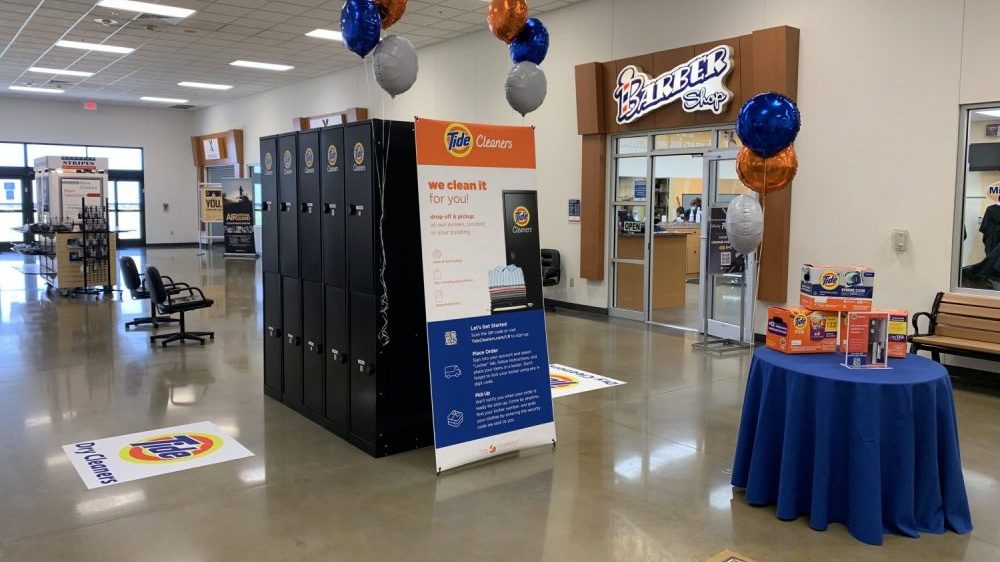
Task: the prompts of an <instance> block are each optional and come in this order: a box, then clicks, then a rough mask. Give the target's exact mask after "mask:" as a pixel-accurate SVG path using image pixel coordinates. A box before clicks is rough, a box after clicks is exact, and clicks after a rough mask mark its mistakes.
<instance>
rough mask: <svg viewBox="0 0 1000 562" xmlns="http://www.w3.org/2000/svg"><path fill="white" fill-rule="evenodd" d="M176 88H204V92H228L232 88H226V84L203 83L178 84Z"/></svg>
mask: <svg viewBox="0 0 1000 562" xmlns="http://www.w3.org/2000/svg"><path fill="white" fill-rule="evenodd" d="M177 85H178V86H184V87H185V88H204V89H206V90H229V89H231V88H232V86H227V85H226V84H208V83H205V82H178V83H177Z"/></svg>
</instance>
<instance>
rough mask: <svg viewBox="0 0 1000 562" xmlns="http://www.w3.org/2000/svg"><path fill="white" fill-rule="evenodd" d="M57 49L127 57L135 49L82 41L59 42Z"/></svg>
mask: <svg viewBox="0 0 1000 562" xmlns="http://www.w3.org/2000/svg"><path fill="white" fill-rule="evenodd" d="M56 47H65V48H67V49H82V50H84V51H101V52H102V53H119V54H123V55H127V54H129V53H131V52H132V51H134V50H135V49H133V48H131V47H116V46H114V45H99V44H97V43H84V42H82V41H59V42H57V43H56Z"/></svg>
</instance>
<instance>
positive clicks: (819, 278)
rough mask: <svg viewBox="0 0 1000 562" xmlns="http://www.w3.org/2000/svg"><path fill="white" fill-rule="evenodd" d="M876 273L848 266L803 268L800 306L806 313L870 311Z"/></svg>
mask: <svg viewBox="0 0 1000 562" xmlns="http://www.w3.org/2000/svg"><path fill="white" fill-rule="evenodd" d="M874 288H875V271H874V270H873V269H871V268H869V267H858V266H849V265H813V264H808V263H807V264H805V265H803V266H802V277H801V288H800V290H799V305H801V306H802V307H804V308H808V309H809V310H828V311H833V312H868V311H869V310H871V309H872V293H873V292H874Z"/></svg>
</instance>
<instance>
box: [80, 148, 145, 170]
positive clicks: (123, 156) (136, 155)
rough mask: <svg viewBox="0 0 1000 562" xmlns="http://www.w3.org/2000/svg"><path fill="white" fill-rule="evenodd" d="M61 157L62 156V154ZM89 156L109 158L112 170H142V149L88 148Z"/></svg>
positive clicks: (109, 165)
mask: <svg viewBox="0 0 1000 562" xmlns="http://www.w3.org/2000/svg"><path fill="white" fill-rule="evenodd" d="M60 156H62V155H61V154H60ZM87 156H95V157H101V158H107V159H108V168H109V169H111V170H141V169H142V149H141V148H115V147H111V146H90V147H87Z"/></svg>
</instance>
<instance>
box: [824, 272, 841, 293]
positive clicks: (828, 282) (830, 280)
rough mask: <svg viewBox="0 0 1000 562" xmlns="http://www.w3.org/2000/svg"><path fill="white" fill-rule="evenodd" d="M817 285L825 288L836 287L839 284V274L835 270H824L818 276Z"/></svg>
mask: <svg viewBox="0 0 1000 562" xmlns="http://www.w3.org/2000/svg"><path fill="white" fill-rule="evenodd" d="M819 285H820V287H823V288H824V289H827V290H832V289H836V288H837V285H840V276H839V275H837V272H836V271H830V270H827V271H824V272H823V275H821V276H820V278H819Z"/></svg>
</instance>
